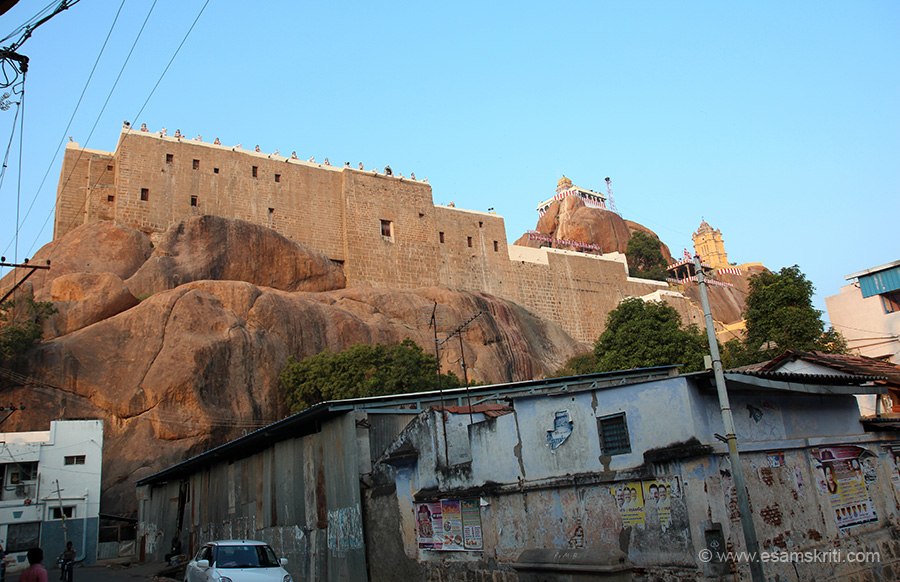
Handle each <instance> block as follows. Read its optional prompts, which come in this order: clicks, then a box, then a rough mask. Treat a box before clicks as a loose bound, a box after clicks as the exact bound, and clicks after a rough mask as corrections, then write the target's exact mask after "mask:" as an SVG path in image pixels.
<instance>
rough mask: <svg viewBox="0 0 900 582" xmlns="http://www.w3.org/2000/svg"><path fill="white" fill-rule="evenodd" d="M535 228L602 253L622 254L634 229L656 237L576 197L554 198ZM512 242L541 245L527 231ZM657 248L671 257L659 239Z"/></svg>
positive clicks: (638, 226) (631, 222)
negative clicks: (589, 205) (588, 246)
mask: <svg viewBox="0 0 900 582" xmlns="http://www.w3.org/2000/svg"><path fill="white" fill-rule="evenodd" d="M535 230H536V231H537V232H539V233H541V234H544V235H547V236H549V237H551V238H555V239H559V240H575V241H579V242H584V243H593V244H597V245H600V248H601V249H602V251H603V252H604V253H614V252H619V253H622V254H624V253H625V249H626V248H627V247H628V241H629V239H631V234H632V233H633V232H634V231H637V230H639V231H641V232H645V233H647V234H649V235H650V236H652V237H654V238H656V239H659V237H658V236H656V233H655V232H653V231H652V230H650V229H649V228H647V227H645V226H643V225H641V224H638V223H637V222H634V221H631V220H624V219H623V218H622V217H621V216H619V215H618V214H616V213H615V212H611V211H609V210H603V209H601V208H592V207H588V206H585V204H584V201H583V200H582V199H581V198H578V197H577V196H568V197H566V198H563V199H562V200H555V201H553V202H552V203H551V204H550V207H549V208H548V209H547V211H546V212H545V213H544V215H543V216H541V217H540V218H539V219H538V223H537V226H536V227H535ZM513 244H517V245H520V246H526V247H534V248H537V247H540V246H541V245H542V243H541V241H536V240H530V239H529V237H528V235H527V234H524V235H522V236H521V237H520V238H519V239H518V240H517V241H516V242H515V243H513ZM543 244H546V243H543ZM552 246H556V245H552ZM660 248H661V250H662V252H663V256H664V257H666V259H667V260H669V259H670V258H671V256H672V254H671V253H670V252H669V247H667V246H666V245H665V244H664V243H663V242H662V241H660Z"/></svg>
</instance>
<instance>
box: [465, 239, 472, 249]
mask: <svg viewBox="0 0 900 582" xmlns="http://www.w3.org/2000/svg"><path fill="white" fill-rule="evenodd" d="M466 241H467V242H468V243H469V248H472V237H470V236H467V237H466Z"/></svg>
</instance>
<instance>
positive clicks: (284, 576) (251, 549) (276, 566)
mask: <svg viewBox="0 0 900 582" xmlns="http://www.w3.org/2000/svg"><path fill="white" fill-rule="evenodd" d="M285 566H287V559H285V558H281V560H279V559H278V558H276V557H275V552H273V551H272V548H270V547H269V545H268V544H264V543H263V542H255V541H252V540H220V541H216V542H207V543H206V544H204V545H203V547H202V548H200V551H199V552H197V555H196V556H194V559H193V560H191V561H190V562H188V565H187V568H186V569H185V571H184V581H185V582H292V581H291V575H290V574H288V573H287V570H285V569H284V567H285Z"/></svg>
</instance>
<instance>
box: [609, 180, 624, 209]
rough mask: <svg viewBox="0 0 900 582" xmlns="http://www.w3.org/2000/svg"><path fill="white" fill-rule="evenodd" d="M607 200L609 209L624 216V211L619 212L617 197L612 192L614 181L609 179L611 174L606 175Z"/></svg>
mask: <svg viewBox="0 0 900 582" xmlns="http://www.w3.org/2000/svg"><path fill="white" fill-rule="evenodd" d="M606 202H607V203H608V204H609V209H610V210H612V211H613V212H615V213H616V214H618V215H619V216H622V213H621V212H619V209H618V208H616V199H615V198H613V193H612V181H611V180H610V179H609V176H607V177H606Z"/></svg>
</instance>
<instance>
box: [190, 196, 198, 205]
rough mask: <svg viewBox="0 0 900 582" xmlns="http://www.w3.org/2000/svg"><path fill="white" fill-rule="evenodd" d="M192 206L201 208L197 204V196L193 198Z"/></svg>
mask: <svg viewBox="0 0 900 582" xmlns="http://www.w3.org/2000/svg"><path fill="white" fill-rule="evenodd" d="M191 206H199V205H198V204H197V197H196V196H191Z"/></svg>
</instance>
